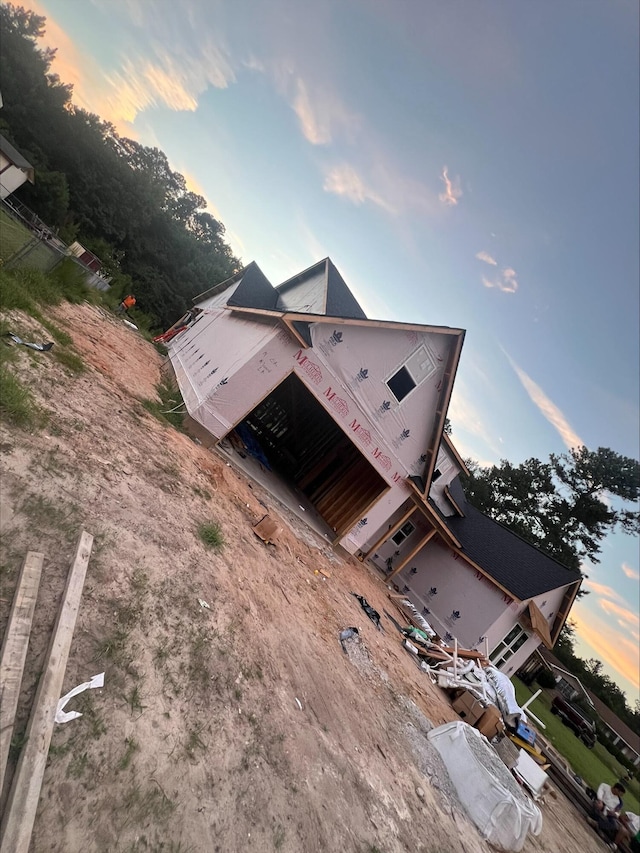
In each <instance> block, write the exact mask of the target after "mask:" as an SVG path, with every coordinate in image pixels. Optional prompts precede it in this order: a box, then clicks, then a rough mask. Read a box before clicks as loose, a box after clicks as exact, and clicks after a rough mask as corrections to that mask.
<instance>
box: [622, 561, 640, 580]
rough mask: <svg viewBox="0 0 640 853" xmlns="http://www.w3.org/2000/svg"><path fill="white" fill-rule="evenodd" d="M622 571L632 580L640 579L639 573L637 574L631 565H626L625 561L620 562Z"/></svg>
mask: <svg viewBox="0 0 640 853" xmlns="http://www.w3.org/2000/svg"><path fill="white" fill-rule="evenodd" d="M622 571H623V572H624V573H625V575H626V576H627V577H628V578H631V580H632V581H638V580H640V575H639V574H638V572H637V570H636V569H632V568H631V566H628V565H627V564H626V563H623V564H622Z"/></svg>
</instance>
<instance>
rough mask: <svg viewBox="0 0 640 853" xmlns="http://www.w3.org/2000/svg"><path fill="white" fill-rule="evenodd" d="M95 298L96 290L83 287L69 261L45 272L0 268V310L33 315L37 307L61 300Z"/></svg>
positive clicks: (78, 269)
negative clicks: (17, 311) (14, 310)
mask: <svg viewBox="0 0 640 853" xmlns="http://www.w3.org/2000/svg"><path fill="white" fill-rule="evenodd" d="M96 298H97V291H92V289H91V288H90V287H89V286H88V285H87V284H85V281H84V275H83V273H82V270H81V269H80V267H78V265H77V264H75V263H74V262H73V261H72V260H70V259H69V258H67V259H65V260H63V261H62V263H61V264H59V265H58V266H57V267H56V268H55V270H52V272H49V273H43V272H40V271H39V270H35V269H29V268H20V269H12V270H7V269H3V268H0V311H10V310H12V309H17V310H20V311H25V312H26V313H27V314H31V315H32V316H36V315H38V314H39V312H38V308H37V306H39V305H59V304H60V302H62V301H63V300H65V299H66V300H67V301H68V302H74V303H80V302H84V301H85V300H89V301H95V300H96ZM38 319H40V318H39V317H38Z"/></svg>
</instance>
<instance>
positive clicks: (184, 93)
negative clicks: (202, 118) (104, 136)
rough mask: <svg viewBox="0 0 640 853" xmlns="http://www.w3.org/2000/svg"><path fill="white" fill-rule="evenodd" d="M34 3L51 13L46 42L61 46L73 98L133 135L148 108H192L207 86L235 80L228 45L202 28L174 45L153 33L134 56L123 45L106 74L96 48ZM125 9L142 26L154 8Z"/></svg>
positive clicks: (59, 67)
mask: <svg viewBox="0 0 640 853" xmlns="http://www.w3.org/2000/svg"><path fill="white" fill-rule="evenodd" d="M30 6H31V8H33V9H34V10H35V11H37V12H38V13H39V14H43V15H45V16H46V18H47V24H46V29H47V32H46V36H45V39H44V41H45V44H47V45H51V46H53V47H57V48H58V52H57V55H56V59H55V61H54V66H53V70H54V71H55V72H56V73H58V74H59V75H60V77H61V78H62V80H63V81H64V82H67V83H72V84H73V87H74V96H73V99H74V102H75V103H77V104H79V106H82V107H84V108H85V109H87V110H89V111H90V112H95V113H98V114H99V115H100V117H101V118H104V119H106V120H107V121H110V122H112V123H113V124H114V125H115V126H116V127H117V128H118V129H120V130H126V132H127V133H128V135H133V134H132V132H131V127H130V125H131V123H132V122H133V121H134V120H135V118H136V116H137V115H138V114H139V113H141V112H142V111H144V110H145V109H148V108H150V107H156V106H162V107H166V108H168V109H171V110H177V111H183V110H188V111H193V110H195V109H196V108H197V106H198V97H199V96H200V95H201V94H202V93H203V92H205V91H206V89H207V88H209V87H210V86H212V87H214V88H217V89H224V88H226V87H227V86H228V85H229V84H230V83H231V82H233V81H234V80H235V74H234V71H233V68H232V66H231V61H230V59H229V56H228V54H227V52H226V50H225V49H224V48H223V47H222V46H221V44H218V43H217V42H216V41H215V39H214V38H213V37H212V36H210V35H207V34H205V33H202V32H199V33H198V34H197V38H195V39H192V40H191V43H189V44H186V43H185V42H184V40H180V39H178V38H174V39H173V40H172V41H170V42H167V43H169V44H171V49H167V48H165V46H164V44H163V43H162V42H161V41H159V40H158V39H154V38H153V37H151V36H148V37H147V40H146V43H145V44H144V45H142V44H141V45H140V53H139V55H137V56H136V57H135V58H132V57H131V56H130V55H127V54H125V53H124V51H123V55H122V56H121V57H120V58H119V59H118V57H117V56H116V57H115V60H116V68H115V70H113V71H111V73H109V74H104V73H103V71H102V70H101V69H100V68H99V67H98V65H97V63H96V62H95V60H94V59H93V57H92V56H91V54H90V53H89V52H85V51H84V50H82V48H79V47H77V46H76V44H75V43H74V42H73V41H72V40H71V39H70V38H69V36H68V35H67V34H66V33H65V32H64V30H63V29H62V27H60V26H59V25H58V24H57V23H56V21H55V19H53V18H52V17H51V15H50V14H49V12H48V11H47V10H45V9H43V8H42V7H41V6H40V5H39V3H38V0H33V2H31V3H30ZM125 7H126V8H125ZM123 9H124V11H126V13H127V15H128V17H129V19H130V20H131V21H132V23H134V24H136V25H138V26H142V25H143V24H144V25H145V26H147V24H148V23H149V20H150V19H149V17H148V16H150V15H153V14H155V13H154V12H153V10H152V9H151V8H150V7H149V6H146V7H144V6H143V5H142V4H139V3H135V2H128V3H127V4H125V6H123V7H121V8H120V11H123ZM147 30H148V26H147Z"/></svg>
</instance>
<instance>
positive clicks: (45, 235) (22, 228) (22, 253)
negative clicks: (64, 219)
mask: <svg viewBox="0 0 640 853" xmlns="http://www.w3.org/2000/svg"><path fill="white" fill-rule="evenodd" d="M20 208H22V209H20ZM64 258H69V260H70V261H72V262H73V263H75V264H77V266H79V267H80V269H81V270H82V272H83V275H84V278H85V281H86V282H87V284H88V285H90V286H91V287H95V288H96V289H97V290H108V289H109V282H108V281H107V280H106V279H104V278H102V276H100V275H97V274H96V273H95V272H93V271H92V270H90V269H88V268H87V267H85V266H84V264H82V263H80V261H78V259H77V258H75V257H74V256H73V255H71V254H70V253H69V249H68V246H67V245H66V244H65V243H63V242H62V240H60V239H58V237H56V235H55V234H53V233H52V231H51V230H50V229H49V228H48V227H47V226H46V225H45V223H44V222H42V220H41V219H39V218H38V217H37V216H36V215H35V214H34V213H33V212H32V211H30V210H29V208H26V207H24V205H21V204H20V203H19V202H16V203H8V202H7V201H6V200H5V201H3V202H2V204H1V205H0V267H4V268H5V269H18V268H26V267H28V268H29V269H36V270H39V271H40V272H45V273H46V272H50V271H51V270H52V269H54V267H56V266H57V265H58V264H59V263H61V262H62V261H63V260H64Z"/></svg>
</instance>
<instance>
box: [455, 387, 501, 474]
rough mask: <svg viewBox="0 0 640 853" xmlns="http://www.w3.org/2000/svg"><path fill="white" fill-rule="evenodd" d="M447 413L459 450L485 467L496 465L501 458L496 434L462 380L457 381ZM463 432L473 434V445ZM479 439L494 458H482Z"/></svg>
mask: <svg viewBox="0 0 640 853" xmlns="http://www.w3.org/2000/svg"><path fill="white" fill-rule="evenodd" d="M447 414H448V417H449V418H450V420H451V423H452V425H453V430H454V444H455V446H456V447H457V448H458V450H459V452H460V453H462V455H463V456H465V457H466V456H470V457H473V458H474V459H475V460H476V461H477V462H479V463H480V465H482V466H484V467H490V466H491V465H494V464H495V462H496V461H497V460H498V459H499V458H500V448H499V447H498V446H496V444H495V436H494V435H493V434H492V432H491V431H490V430H489V428H488V427H487V425H486V424H485V422H484V419H483V417H482V414H481V413H480V410H479V409H478V408H477V407H476V406H475V405H474V404H473V403H472V402H471V399H470V395H469V394H468V393H467V391H466V390H465V387H464V383H463V382H462V381H458V382H456V387H455V389H454V392H453V394H452V396H451V402H450V403H449V411H448V412H447ZM461 432H462V433H467V434H468V435H470V436H473V438H474V439H475V441H473V446H471V444H467V442H465V439H464V436H463V435H461V434H460V433H461ZM478 439H479V440H480V441H482V443H483V444H484V445H485V448H486V449H488V450H489V451H490V452H491V453H492V454H493V458H489V459H483V458H480V454H479V453H478V448H477V440H478Z"/></svg>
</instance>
